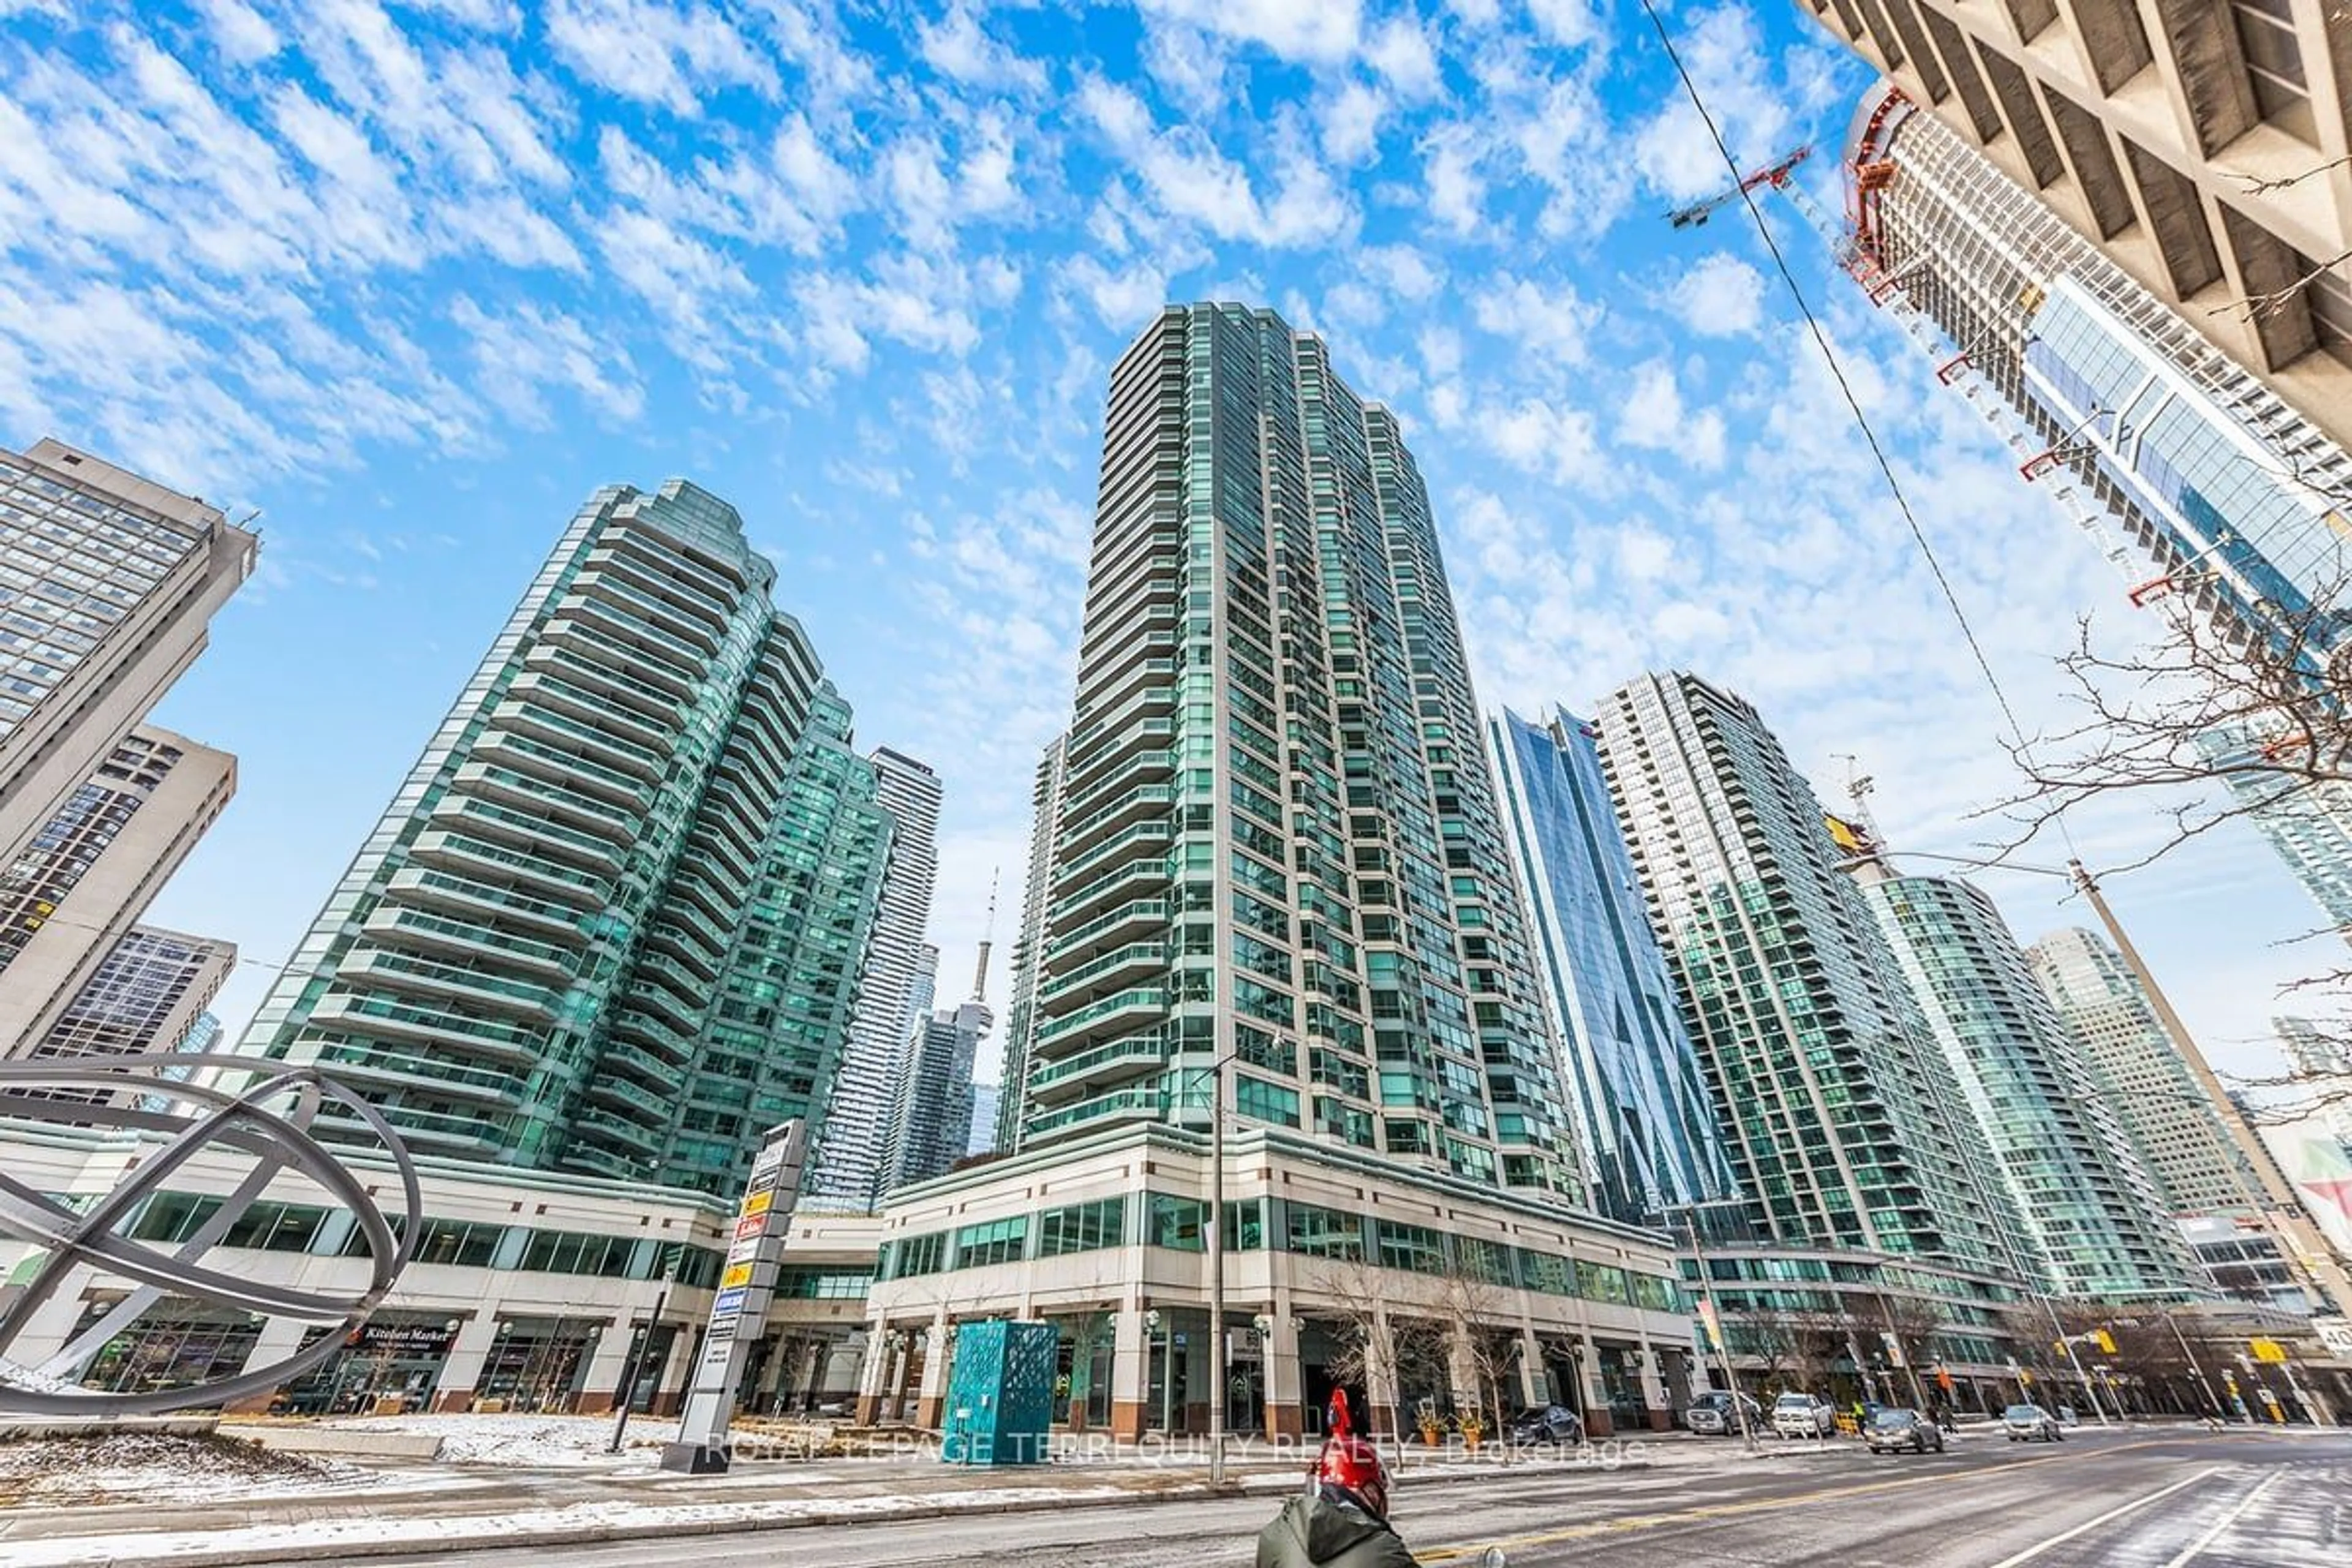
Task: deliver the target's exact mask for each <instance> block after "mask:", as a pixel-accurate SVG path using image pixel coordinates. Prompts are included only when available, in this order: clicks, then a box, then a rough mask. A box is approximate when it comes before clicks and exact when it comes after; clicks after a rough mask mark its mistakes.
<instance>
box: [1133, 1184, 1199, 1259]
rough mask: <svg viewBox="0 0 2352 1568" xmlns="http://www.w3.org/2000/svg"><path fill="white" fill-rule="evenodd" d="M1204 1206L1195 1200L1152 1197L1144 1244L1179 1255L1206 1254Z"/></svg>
mask: <svg viewBox="0 0 2352 1568" xmlns="http://www.w3.org/2000/svg"><path fill="white" fill-rule="evenodd" d="M1205 1213H1206V1210H1205V1209H1204V1207H1203V1206H1202V1205H1201V1204H1200V1203H1199V1202H1198V1201H1196V1200H1194V1199H1192V1198H1180V1197H1173V1196H1171V1195H1170V1194H1167V1193H1153V1194H1150V1204H1149V1209H1148V1215H1149V1217H1148V1219H1147V1222H1146V1223H1147V1225H1148V1226H1149V1228H1148V1229H1147V1230H1146V1231H1145V1233H1144V1238H1143V1239H1144V1244H1145V1245H1146V1246H1148V1247H1168V1248H1170V1249H1171V1250H1173V1251H1177V1252H1205V1251H1207V1250H1208V1246H1209V1243H1208V1238H1207V1237H1205V1236H1203V1235H1202V1231H1201V1222H1202V1217H1203V1215H1204V1214H1205Z"/></svg>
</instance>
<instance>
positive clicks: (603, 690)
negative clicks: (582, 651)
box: [522, 641, 685, 729]
mask: <svg viewBox="0 0 2352 1568" xmlns="http://www.w3.org/2000/svg"><path fill="white" fill-rule="evenodd" d="M522 662H523V668H525V669H539V670H548V671H551V672H553V673H555V674H557V675H560V676H561V677H562V679H565V680H568V681H570V682H571V683H572V684H573V685H575V686H578V687H580V688H581V689H583V690H587V691H593V692H598V693H600V694H602V695H603V696H604V697H606V698H608V699H610V700H612V702H613V703H614V705H616V706H618V707H622V708H625V709H627V710H630V711H631V712H633V713H635V714H637V715H638V716H640V717H641V718H642V719H644V720H645V721H646V722H647V723H651V724H656V725H659V726H661V727H662V728H664V729H668V728H671V727H674V726H675V725H676V724H677V720H678V716H679V714H680V712H681V711H682V710H683V709H684V707H685V704H684V703H683V702H681V701H680V700H678V699H677V698H676V697H674V696H672V695H671V694H670V693H668V692H667V691H664V690H663V689H661V688H659V687H657V686H651V685H648V684H646V682H645V681H642V680H638V679H635V678H634V677H632V676H629V675H627V674H625V673H624V672H622V671H621V670H618V669H615V668H613V667H612V666H611V665H608V664H604V663H600V662H598V661H596V660H594V659H589V658H582V657H581V656H580V655H579V654H576V653H574V652H572V650H571V649H570V648H567V647H560V646H558V645H557V644H554V643H551V642H545V641H542V642H541V643H540V644H539V646H538V647H534V648H532V649H531V650H530V652H529V653H526V654H525V655H523V658H522Z"/></svg>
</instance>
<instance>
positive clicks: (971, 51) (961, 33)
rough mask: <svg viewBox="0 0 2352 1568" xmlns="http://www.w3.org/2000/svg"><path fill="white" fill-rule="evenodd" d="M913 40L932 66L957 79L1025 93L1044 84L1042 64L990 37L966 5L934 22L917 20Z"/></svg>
mask: <svg viewBox="0 0 2352 1568" xmlns="http://www.w3.org/2000/svg"><path fill="white" fill-rule="evenodd" d="M915 41H916V47H917V48H918V49H919V51H920V53H921V54H922V57H923V58H924V59H925V60H927V61H929V63H930V66H931V68H932V69H934V70H936V71H938V72H940V74H941V75H942V76H946V77H950V78H952V79H955V80H957V81H961V82H965V83H968V84H969V85H971V86H973V87H1003V88H1013V89H1019V90H1021V91H1024V92H1036V91H1040V90H1042V89H1044V87H1045V66H1044V65H1043V64H1041V63H1039V62H1038V61H1036V60H1033V59H1028V58H1024V57H1023V56H1022V55H1020V54H1019V53H1018V52H1016V51H1015V50H1014V49H1013V47H1012V46H1011V45H1009V44H1007V43H1005V42H1004V41H1003V40H1002V39H1000V38H996V37H991V36H990V35H989V33H988V32H987V30H986V29H985V28H983V27H982V26H981V25H980V18H979V17H977V16H974V15H972V11H971V6H970V5H963V4H961V3H960V4H958V5H956V6H955V7H954V8H953V9H951V10H950V11H949V13H948V14H947V16H944V17H942V18H940V20H939V21H937V22H918V23H917V24H916V25H915Z"/></svg>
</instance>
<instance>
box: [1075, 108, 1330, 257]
mask: <svg viewBox="0 0 2352 1568" xmlns="http://www.w3.org/2000/svg"><path fill="white" fill-rule="evenodd" d="M1077 106H1078V110H1079V111H1080V112H1081V113H1082V114H1084V115H1085V116H1086V117H1087V119H1089V120H1091V121H1093V122H1094V124H1095V125H1096V127H1097V129H1099V130H1100V131H1101V132H1103V135H1104V136H1105V138H1106V139H1108V141H1109V142H1110V143H1111V145H1112V146H1113V148H1114V149H1116V150H1117V151H1118V153H1119V154H1120V156H1121V157H1123V158H1124V159H1126V160H1127V162H1128V163H1129V166H1130V167H1132V168H1133V169H1134V171H1135V173H1136V174H1137V175H1138V176H1139V178H1140V179H1141V180H1142V182H1143V184H1144V185H1145V187H1146V188H1147V189H1148V190H1149V191H1150V194H1151V196H1152V198H1153V200H1154V201H1155V202H1156V203H1157V204H1158V205H1159V207H1160V211H1161V212H1163V213H1165V214H1166V215H1167V216H1170V217H1172V218H1177V219H1180V220H1182V221H1185V222H1189V223H1192V224H1196V225H1198V226H1201V227H1202V228H1204V229H1206V230H1208V232H1209V233H1211V234H1213V235H1214V236H1216V237H1218V238H1220V239H1254V240H1255V241H1257V242H1258V243H1260V244H1262V245H1267V246H1272V247H1305V246H1311V245H1316V244H1323V243H1329V242H1330V241H1332V240H1333V239H1334V238H1338V237H1345V236H1347V235H1349V234H1351V233H1353V232H1354V228H1355V226H1356V224H1357V222H1358V215H1357V213H1356V210H1355V205H1354V203H1353V202H1352V201H1351V200H1350V199H1349V196H1348V194H1347V193H1346V192H1345V191H1343V190H1342V189H1341V188H1340V187H1339V182H1338V181H1337V180H1335V179H1334V178H1333V177H1332V175H1331V174H1330V172H1329V171H1328V170H1327V169H1326V168H1324V167H1323V165H1322V164H1321V163H1319V162H1318V161H1317V159H1316V158H1315V156H1314V153H1312V151H1311V150H1310V149H1309V148H1308V147H1307V144H1306V139H1305V137H1304V136H1303V135H1302V134H1300V133H1299V131H1298V128H1297V120H1296V118H1295V117H1289V116H1286V117H1285V119H1284V121H1283V124H1282V126H1281V128H1280V129H1279V130H1278V132H1277V135H1276V141H1277V146H1276V150H1275V152H1274V154H1273V156H1272V159H1271V162H1272V163H1273V165H1274V173H1275V190H1274V192H1273V194H1272V195H1271V196H1269V197H1268V198H1267V200H1266V201H1265V203H1263V204H1261V203H1260V201H1259V199H1258V195H1257V193H1256V191H1255V189H1254V188H1253V186H1252V184H1251V181H1250V176H1249V173H1248V171H1247V170H1246V169H1245V168H1244V166H1243V165H1242V164H1240V163H1236V162H1234V160H1233V159H1231V158H1229V157H1227V156H1226V155H1225V154H1224V153H1223V152H1222V151H1220V150H1219V149H1218V147H1217V145H1216V143H1215V142H1213V141H1211V140H1210V139H1209V137H1208V135H1207V134H1206V133H1205V132H1202V131H1201V130H1200V129H1199V128H1198V127H1197V126H1192V125H1179V126H1175V127H1173V128H1171V129H1169V130H1164V131H1163V130H1160V129H1159V128H1158V127H1157V126H1156V125H1155V123H1154V121H1153V119H1152V115H1151V110H1150V109H1149V108H1148V107H1147V106H1146V105H1145V104H1144V102H1143V100H1141V99H1139V98H1138V97H1137V96H1136V95H1135V94H1134V93H1133V92H1130V91H1129V90H1128V89H1126V88H1123V87H1118V86H1116V85H1114V84H1112V83H1110V82H1108V81H1105V80H1104V79H1102V78H1100V77H1089V78H1087V79H1086V81H1085V82H1083V83H1082V84H1081V85H1080V88H1079V91H1078V98H1077Z"/></svg>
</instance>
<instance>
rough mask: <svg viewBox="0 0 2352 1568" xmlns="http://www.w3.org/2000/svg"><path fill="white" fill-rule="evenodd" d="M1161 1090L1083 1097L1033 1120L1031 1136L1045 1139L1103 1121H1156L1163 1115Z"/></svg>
mask: <svg viewBox="0 0 2352 1568" xmlns="http://www.w3.org/2000/svg"><path fill="white" fill-rule="evenodd" d="M1159 1118H1160V1091H1159V1090H1158V1089H1119V1090H1118V1091H1117V1092H1115V1093H1111V1094H1106V1095H1103V1096H1101V1097H1099V1098H1097V1099H1094V1100H1080V1101H1078V1103H1077V1104H1076V1105H1073V1106H1071V1107H1070V1108H1069V1109H1068V1110H1056V1111H1054V1112H1052V1113H1051V1114H1050V1115H1045V1116H1034V1117H1031V1118H1030V1119H1029V1136H1030V1137H1032V1138H1041V1137H1044V1136H1045V1135H1046V1134H1047V1133H1051V1132H1058V1131H1062V1130H1064V1129H1065V1128H1070V1127H1079V1126H1084V1125H1086V1124H1087V1123H1088V1122H1100V1121H1158V1120H1159Z"/></svg>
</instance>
